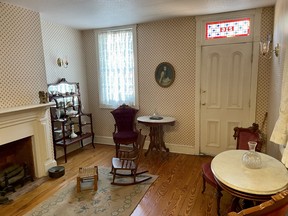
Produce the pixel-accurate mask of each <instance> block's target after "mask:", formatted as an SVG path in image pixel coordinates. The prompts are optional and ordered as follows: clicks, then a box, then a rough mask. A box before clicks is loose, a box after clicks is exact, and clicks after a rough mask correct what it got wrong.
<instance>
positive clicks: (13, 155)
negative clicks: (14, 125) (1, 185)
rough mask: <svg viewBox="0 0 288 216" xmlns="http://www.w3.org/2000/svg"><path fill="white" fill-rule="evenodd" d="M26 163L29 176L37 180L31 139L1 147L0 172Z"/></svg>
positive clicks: (20, 140) (27, 138)
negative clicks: (14, 165)
mask: <svg viewBox="0 0 288 216" xmlns="http://www.w3.org/2000/svg"><path fill="white" fill-rule="evenodd" d="M24 163H26V164H27V167H28V172H29V175H31V176H32V177H33V178H35V172H34V162H33V151H32V139H31V137H26V138H23V139H19V140H16V141H13V142H10V143H7V144H5V145H1V146H0V172H1V170H3V169H5V168H7V167H9V166H11V165H13V164H19V165H23V164H24Z"/></svg>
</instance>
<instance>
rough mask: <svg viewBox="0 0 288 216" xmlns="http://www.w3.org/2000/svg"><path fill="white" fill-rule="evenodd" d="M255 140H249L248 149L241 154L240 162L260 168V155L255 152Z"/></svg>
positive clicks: (249, 166) (253, 167)
mask: <svg viewBox="0 0 288 216" xmlns="http://www.w3.org/2000/svg"><path fill="white" fill-rule="evenodd" d="M256 145H257V142H255V141H249V142H248V146H249V151H247V152H245V153H244V154H243V156H242V163H243V164H244V165H245V166H246V167H247V168H250V169H260V168H261V167H262V161H261V156H260V154H258V153H257V152H256Z"/></svg>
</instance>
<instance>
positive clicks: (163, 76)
mask: <svg viewBox="0 0 288 216" xmlns="http://www.w3.org/2000/svg"><path fill="white" fill-rule="evenodd" d="M155 80H156V82H157V83H158V85H159V86H161V87H163V88H167V87H169V86H171V85H172V83H173V82H174V80H175V71H174V67H173V66H172V65H171V64H170V63H168V62H162V63H160V64H159V65H158V66H157V68H156V70H155Z"/></svg>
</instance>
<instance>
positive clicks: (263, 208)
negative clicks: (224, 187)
mask: <svg viewBox="0 0 288 216" xmlns="http://www.w3.org/2000/svg"><path fill="white" fill-rule="evenodd" d="M271 198H272V199H270V200H268V201H266V202H263V203H261V204H260V205H257V206H253V207H250V208H247V209H243V210H242V211H240V212H238V213H236V212H230V213H228V216H244V215H246V216H260V215H261V216H264V215H265V216H287V215H288V190H284V191H282V192H280V193H277V194H276V195H274V196H272V197H271Z"/></svg>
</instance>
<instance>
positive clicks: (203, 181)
mask: <svg viewBox="0 0 288 216" xmlns="http://www.w3.org/2000/svg"><path fill="white" fill-rule="evenodd" d="M202 183H203V187H202V194H203V193H204V192H205V190H206V179H205V178H204V176H203V174H202Z"/></svg>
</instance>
